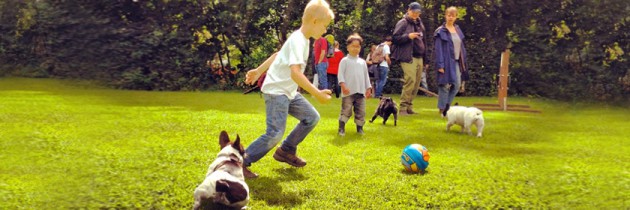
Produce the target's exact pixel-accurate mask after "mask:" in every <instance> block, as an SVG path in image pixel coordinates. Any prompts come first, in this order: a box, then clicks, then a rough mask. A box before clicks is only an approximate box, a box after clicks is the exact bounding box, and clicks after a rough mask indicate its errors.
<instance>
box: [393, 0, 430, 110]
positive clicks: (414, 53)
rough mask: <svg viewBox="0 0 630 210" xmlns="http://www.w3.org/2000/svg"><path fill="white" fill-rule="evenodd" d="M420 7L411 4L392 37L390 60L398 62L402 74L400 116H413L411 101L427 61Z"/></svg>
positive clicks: (414, 3)
mask: <svg viewBox="0 0 630 210" xmlns="http://www.w3.org/2000/svg"><path fill="white" fill-rule="evenodd" d="M421 12H422V6H421V5H420V4H419V3H417V2H412V3H411V4H409V7H407V13H406V14H405V16H404V17H403V18H402V19H401V20H400V21H398V23H396V28H395V29H394V34H393V35H392V43H393V46H392V58H393V59H394V60H396V61H398V62H400V66H401V67H402V69H403V72H404V84H403V90H402V93H401V95H400V109H399V111H400V114H401V115H406V114H415V113H416V112H414V111H413V99H414V98H415V97H416V95H418V87H419V86H420V82H421V81H422V70H423V67H424V68H427V67H428V65H426V66H425V65H424V61H426V60H427V53H426V40H425V36H424V24H422V20H421V19H420V14H421Z"/></svg>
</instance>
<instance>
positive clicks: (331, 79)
mask: <svg viewBox="0 0 630 210" xmlns="http://www.w3.org/2000/svg"><path fill="white" fill-rule="evenodd" d="M343 56H344V54H343V52H342V51H341V50H339V42H337V41H335V53H334V55H333V57H332V58H328V71H327V73H328V83H329V84H328V85H329V87H330V90H332V91H333V92H335V97H337V98H339V94H340V93H341V89H340V88H339V84H338V82H337V81H338V80H337V73H338V72H339V62H341V59H343Z"/></svg>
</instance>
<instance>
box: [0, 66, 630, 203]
mask: <svg viewBox="0 0 630 210" xmlns="http://www.w3.org/2000/svg"><path fill="white" fill-rule="evenodd" d="M307 98H309V100H311V101H312V103H313V104H314V105H315V107H316V108H317V109H318V111H319V112H320V114H321V116H322V120H321V121H320V123H319V125H318V126H317V128H316V129H315V130H314V131H313V132H312V133H311V134H310V135H309V136H308V137H307V139H306V140H305V141H304V142H303V143H302V144H301V145H300V147H299V151H298V154H299V155H300V156H302V157H304V158H305V159H307V160H308V165H307V166H306V167H304V168H299V169H296V168H292V167H290V166H288V165H286V164H283V163H279V162H276V161H275V160H273V158H271V155H267V156H266V157H265V158H263V159H262V160H261V161H259V162H257V163H255V164H254V165H253V166H252V167H251V169H252V170H253V171H255V172H257V173H259V174H260V175H261V177H260V178H258V179H253V180H247V182H248V184H249V186H250V190H251V202H250V205H249V207H250V208H251V209H287V208H298V209H417V208H444V209H450V208H492V209H496V208H526V209H529V208H533V209H541V208H544V209H546V208H552V209H558V208H560V209H562V208H566V209H576V208H577V209H628V208H630V202H629V201H628V200H630V199H629V198H630V190H629V189H630V173H629V171H628V168H629V166H630V156H629V155H628V154H629V152H630V149H629V147H628V144H629V143H630V141H629V140H630V138H629V137H628V127H629V126H628V125H630V124H629V123H628V119H629V118H628V116H630V110H629V109H628V108H619V107H609V106H605V105H597V104H579V105H578V104H567V103H563V102H556V101H549V100H541V99H528V98H510V99H509V100H510V101H509V102H510V103H512V104H528V105H530V106H532V107H533V108H535V109H539V110H542V111H543V113H541V114H532V113H518V112H485V114H484V115H485V118H486V129H485V131H484V137H483V138H481V139H478V138H474V137H472V136H467V135H462V134H460V133H458V132H456V131H451V132H446V131H445V129H444V128H445V124H446V122H445V120H444V119H441V118H440V117H438V114H437V110H436V108H435V104H436V99H435V98H429V97H419V98H417V99H416V101H415V104H416V106H417V107H416V109H417V110H416V111H420V114H418V115H413V116H403V117H400V119H399V122H398V126H396V127H394V126H393V122H389V123H388V124H387V125H382V124H380V123H381V121H382V119H380V118H379V119H377V121H376V122H375V123H374V124H367V125H366V133H367V134H366V135H364V136H359V135H356V134H355V132H354V128H353V127H354V123H353V122H350V123H349V125H348V126H347V129H348V133H347V135H346V136H345V137H338V136H337V135H336V129H337V118H338V114H339V110H340V100H339V99H333V101H332V103H331V104H328V105H320V104H317V102H315V101H314V100H312V99H311V98H310V96H307ZM394 98H395V99H396V100H397V101H398V97H397V95H394ZM456 100H457V101H458V102H459V103H460V104H463V105H470V104H473V103H496V102H495V100H496V98H486V97H465V98H464V97H460V98H457V99H456ZM376 104H377V100H369V101H368V105H367V110H368V116H369V117H371V116H372V113H373V111H374V109H375V107H376ZM264 120H265V114H264V103H263V99H262V98H260V96H259V95H257V94H250V95H242V94H240V93H236V92H143V91H122V90H111V89H106V88H101V87H97V86H93V85H90V84H89V83H87V82H80V81H63V80H53V79H24V78H0V148H2V152H0V209H68V208H87V209H97V208H98V209H103V208H107V209H111V208H114V209H127V208H139V209H190V208H191V206H192V201H193V199H192V192H193V190H194V188H195V187H196V186H197V184H199V183H200V182H201V181H202V180H203V178H204V176H205V173H206V170H207V166H208V164H209V163H210V162H211V161H212V160H213V159H214V156H215V155H216V152H217V151H218V150H219V148H218V135H219V132H220V131H221V130H226V131H228V133H230V134H231V135H232V136H234V135H236V134H239V135H240V137H241V139H242V140H243V141H244V143H245V144H246V145H248V144H249V143H251V142H252V141H253V140H254V139H255V138H257V137H258V136H259V135H261V134H262V133H263V132H264V130H265V123H264ZM296 123H297V121H296V120H295V119H292V118H291V119H290V120H289V123H288V126H287V127H288V130H290V129H292V128H293V127H294V125H295V124H296ZM456 130H457V131H458V130H459V128H458V127H457V128H456ZM287 134H288V131H287ZM411 143H420V144H423V145H425V146H427V147H428V149H429V151H430V154H431V161H430V165H429V168H428V170H429V172H428V173H427V174H425V175H417V174H408V173H405V172H404V170H403V167H402V165H401V164H400V153H401V151H402V149H403V148H404V147H405V146H406V145H408V144H411Z"/></svg>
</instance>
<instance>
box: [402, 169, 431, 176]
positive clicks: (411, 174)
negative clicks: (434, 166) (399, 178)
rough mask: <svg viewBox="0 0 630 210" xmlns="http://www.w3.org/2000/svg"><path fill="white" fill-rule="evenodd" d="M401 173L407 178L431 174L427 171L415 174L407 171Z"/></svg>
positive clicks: (403, 170)
mask: <svg viewBox="0 0 630 210" xmlns="http://www.w3.org/2000/svg"><path fill="white" fill-rule="evenodd" d="M400 173H402V174H404V175H407V176H424V175H427V174H429V171H428V170H425V171H424V172H419V173H413V172H410V171H407V170H405V169H401V170H400Z"/></svg>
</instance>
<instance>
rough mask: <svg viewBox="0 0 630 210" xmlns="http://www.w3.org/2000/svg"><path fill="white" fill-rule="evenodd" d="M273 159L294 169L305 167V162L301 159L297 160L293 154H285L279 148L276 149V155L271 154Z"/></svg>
mask: <svg viewBox="0 0 630 210" xmlns="http://www.w3.org/2000/svg"><path fill="white" fill-rule="evenodd" d="M273 159H276V160H277V161H280V162H285V163H287V164H289V165H292V166H295V167H304V166H305V165H306V161H304V160H303V159H302V158H299V157H298V156H295V155H294V154H289V153H288V152H285V151H284V150H282V148H281V147H278V149H276V153H274V154H273Z"/></svg>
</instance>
